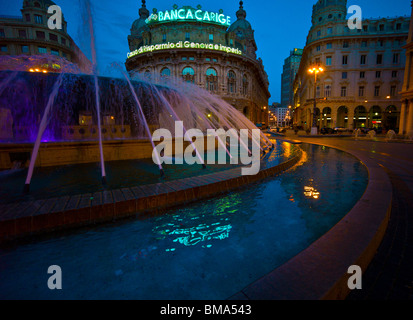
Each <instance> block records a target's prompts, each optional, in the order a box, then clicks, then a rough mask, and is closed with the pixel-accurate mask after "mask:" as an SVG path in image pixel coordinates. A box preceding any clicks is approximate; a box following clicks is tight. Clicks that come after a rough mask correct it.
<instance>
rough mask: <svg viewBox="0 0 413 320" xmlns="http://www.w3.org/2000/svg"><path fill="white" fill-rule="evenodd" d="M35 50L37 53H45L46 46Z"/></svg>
mask: <svg viewBox="0 0 413 320" xmlns="http://www.w3.org/2000/svg"><path fill="white" fill-rule="evenodd" d="M37 50H38V52H39V53H47V48H45V47H38V48H37Z"/></svg>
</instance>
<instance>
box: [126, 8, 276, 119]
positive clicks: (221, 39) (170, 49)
mask: <svg viewBox="0 0 413 320" xmlns="http://www.w3.org/2000/svg"><path fill="white" fill-rule="evenodd" d="M236 16H237V20H235V21H232V20H231V17H230V16H227V15H226V14H224V12H223V11H222V10H220V11H218V12H211V11H207V10H205V9H203V8H202V7H201V6H200V5H198V6H197V7H196V8H193V7H191V6H183V7H178V6H177V5H174V6H173V7H172V8H171V9H169V10H168V9H165V10H164V11H161V10H157V9H153V10H152V13H151V12H150V11H149V10H148V9H147V8H146V1H142V7H141V8H140V9H139V18H138V19H137V20H135V21H134V22H133V24H132V27H131V33H130V35H129V36H128V42H129V49H130V52H129V53H128V59H127V60H126V63H125V65H126V69H127V70H128V72H129V73H130V74H132V75H133V74H135V73H139V74H143V75H144V76H145V77H147V78H152V79H159V78H161V77H173V78H176V79H182V80H183V81H185V82H189V83H193V84H195V85H197V86H199V87H201V88H204V89H206V90H208V91H210V92H211V93H213V94H216V95H217V96H220V97H221V98H222V99H223V100H225V101H227V102H228V103H229V104H230V105H232V106H233V107H234V108H236V109H237V110H238V111H240V112H241V113H243V114H244V115H245V116H246V117H247V118H248V119H250V120H251V121H252V122H254V123H265V124H266V125H268V109H267V106H268V99H269V98H270V93H269V90H268V87H269V82H268V75H267V73H266V72H265V70H264V65H263V62H262V60H261V58H257V54H256V52H257V44H256V42H255V37H254V30H253V29H252V26H251V24H250V23H249V22H248V21H247V20H246V16H247V12H246V11H245V10H244V8H243V2H242V1H240V8H239V10H238V11H237V12H236Z"/></svg>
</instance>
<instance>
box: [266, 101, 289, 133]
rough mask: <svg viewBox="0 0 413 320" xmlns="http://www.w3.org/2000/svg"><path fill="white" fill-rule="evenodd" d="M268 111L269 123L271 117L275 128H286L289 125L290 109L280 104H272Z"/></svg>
mask: <svg viewBox="0 0 413 320" xmlns="http://www.w3.org/2000/svg"><path fill="white" fill-rule="evenodd" d="M269 111H270V122H271V117H273V118H274V120H273V121H274V122H275V123H274V124H272V125H275V126H278V127H283V126H286V125H287V124H289V123H290V120H291V119H290V116H291V109H290V108H288V107H287V108H285V107H283V106H282V105H281V104H280V103H273V104H272V105H270V106H269Z"/></svg>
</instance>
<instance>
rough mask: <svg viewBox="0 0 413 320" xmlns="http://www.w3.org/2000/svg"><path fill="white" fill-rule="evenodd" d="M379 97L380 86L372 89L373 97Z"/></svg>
mask: <svg viewBox="0 0 413 320" xmlns="http://www.w3.org/2000/svg"><path fill="white" fill-rule="evenodd" d="M379 95H380V86H375V87H374V96H375V97H378V96H379Z"/></svg>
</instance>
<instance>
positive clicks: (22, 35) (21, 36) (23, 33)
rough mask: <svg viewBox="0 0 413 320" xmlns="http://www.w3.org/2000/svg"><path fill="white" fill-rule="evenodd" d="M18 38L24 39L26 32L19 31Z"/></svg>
mask: <svg viewBox="0 0 413 320" xmlns="http://www.w3.org/2000/svg"><path fill="white" fill-rule="evenodd" d="M19 38H23V39H26V30H19Z"/></svg>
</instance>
